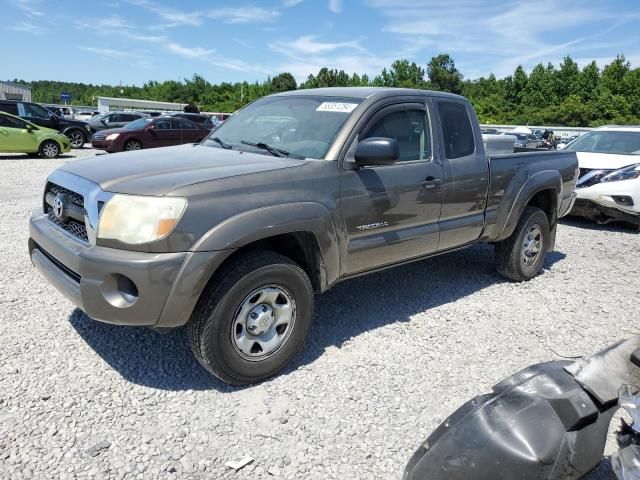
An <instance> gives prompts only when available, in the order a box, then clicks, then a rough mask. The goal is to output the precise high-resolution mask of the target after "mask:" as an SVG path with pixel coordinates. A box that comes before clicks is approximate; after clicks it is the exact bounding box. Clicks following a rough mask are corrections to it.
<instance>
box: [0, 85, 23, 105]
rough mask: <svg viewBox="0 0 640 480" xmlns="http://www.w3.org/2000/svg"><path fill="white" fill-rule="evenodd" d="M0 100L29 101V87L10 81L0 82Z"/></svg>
mask: <svg viewBox="0 0 640 480" xmlns="http://www.w3.org/2000/svg"><path fill="white" fill-rule="evenodd" d="M0 100H24V101H25V102H30V101H31V89H30V88H29V87H25V86H23V85H17V84H15V83H10V82H0Z"/></svg>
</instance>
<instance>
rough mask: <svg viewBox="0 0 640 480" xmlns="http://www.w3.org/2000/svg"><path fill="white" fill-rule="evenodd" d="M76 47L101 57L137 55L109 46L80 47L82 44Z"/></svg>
mask: <svg viewBox="0 0 640 480" xmlns="http://www.w3.org/2000/svg"><path fill="white" fill-rule="evenodd" d="M78 49H80V50H83V51H85V52H89V53H93V54H95V55H100V56H102V57H108V58H126V57H138V55H135V54H133V53H131V52H128V51H126V50H113V49H111V48H95V47H82V46H79V47H78Z"/></svg>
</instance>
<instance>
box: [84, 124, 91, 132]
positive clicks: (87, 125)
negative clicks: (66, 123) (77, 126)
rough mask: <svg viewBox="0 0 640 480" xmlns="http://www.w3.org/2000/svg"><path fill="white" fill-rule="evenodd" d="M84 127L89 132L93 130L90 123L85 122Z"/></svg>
mask: <svg viewBox="0 0 640 480" xmlns="http://www.w3.org/2000/svg"><path fill="white" fill-rule="evenodd" d="M84 128H85V129H86V130H87V131H89V132H90V131H91V126H90V125H89V124H88V123H87V124H85V126H84Z"/></svg>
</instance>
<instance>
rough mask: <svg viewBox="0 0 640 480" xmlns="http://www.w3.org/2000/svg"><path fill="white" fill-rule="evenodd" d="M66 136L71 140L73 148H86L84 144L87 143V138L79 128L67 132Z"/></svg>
mask: <svg viewBox="0 0 640 480" xmlns="http://www.w3.org/2000/svg"><path fill="white" fill-rule="evenodd" d="M65 135H66V136H67V138H68V139H69V144H70V145H71V148H82V147H84V144H85V143H87V136H86V135H85V133H84V132H83V131H82V130H80V129H79V128H74V129H72V130H69V131H67V132H65Z"/></svg>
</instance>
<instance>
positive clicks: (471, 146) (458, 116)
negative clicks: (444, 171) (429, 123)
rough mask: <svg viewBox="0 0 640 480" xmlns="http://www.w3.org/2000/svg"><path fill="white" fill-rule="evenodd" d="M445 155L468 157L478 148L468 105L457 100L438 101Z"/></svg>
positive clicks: (449, 156) (452, 157)
mask: <svg viewBox="0 0 640 480" xmlns="http://www.w3.org/2000/svg"><path fill="white" fill-rule="evenodd" d="M438 113H439V115H440V125H442V137H443V140H444V151H445V155H446V156H447V158H448V159H449V160H451V159H454V158H460V157H466V156H468V155H471V154H472V153H473V152H475V150H476V146H475V141H474V139H473V128H472V127H471V119H470V118H469V113H468V112H467V107H465V105H464V104H462V103H457V102H438Z"/></svg>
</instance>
